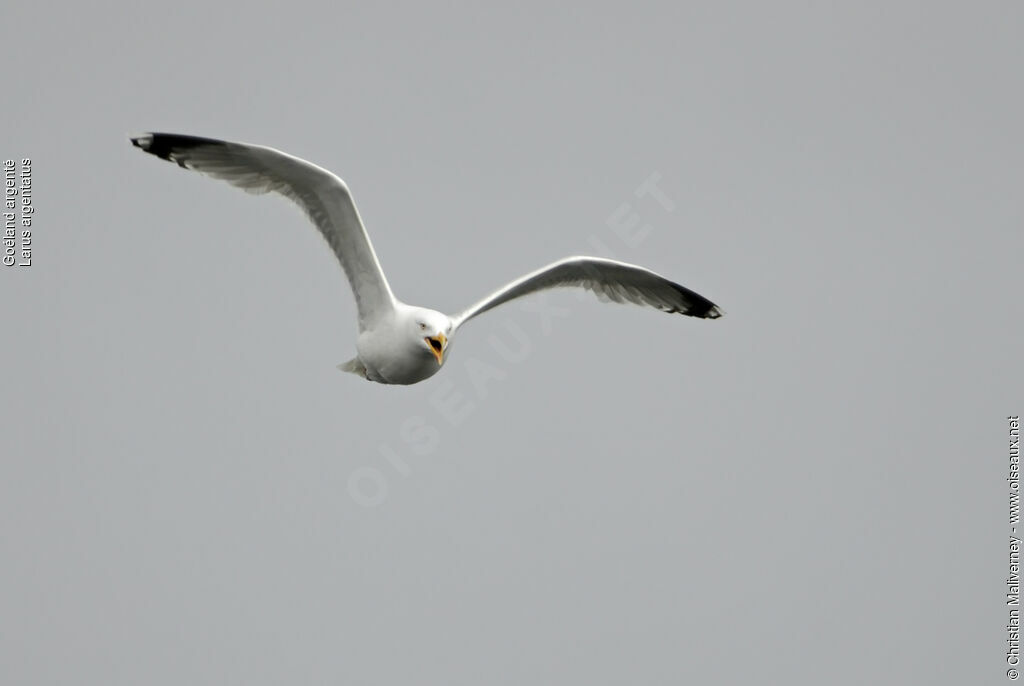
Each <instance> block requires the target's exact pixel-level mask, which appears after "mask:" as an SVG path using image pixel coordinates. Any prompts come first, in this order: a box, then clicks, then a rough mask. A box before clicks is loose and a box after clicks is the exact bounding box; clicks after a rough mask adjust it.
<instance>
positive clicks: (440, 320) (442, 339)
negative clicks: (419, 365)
mask: <svg viewBox="0 0 1024 686" xmlns="http://www.w3.org/2000/svg"><path fill="white" fill-rule="evenodd" d="M411 314H412V316H411V317H410V318H409V321H410V326H411V329H412V330H411V332H410V334H411V336H412V337H413V338H414V340H415V341H416V344H415V345H416V347H417V348H419V349H420V350H421V351H422V354H424V355H429V356H430V357H431V358H433V359H434V360H435V361H436V362H437V366H438V367H440V366H441V365H442V364H444V358H445V353H446V352H448V342H449V338H450V337H451V335H452V320H451V319H450V318H449V317H448V315H446V314H442V313H441V312H438V311H436V310H428V309H426V308H425V307H416V308H413V309H412V312H411Z"/></svg>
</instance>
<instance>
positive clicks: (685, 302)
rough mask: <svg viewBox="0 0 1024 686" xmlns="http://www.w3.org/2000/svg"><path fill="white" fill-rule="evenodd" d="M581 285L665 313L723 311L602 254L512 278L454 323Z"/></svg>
mask: <svg viewBox="0 0 1024 686" xmlns="http://www.w3.org/2000/svg"><path fill="white" fill-rule="evenodd" d="M559 286H580V287H583V288H586V289H587V290H590V291H593V292H594V293H596V294H597V297H598V298H600V299H602V300H610V301H612V302H618V303H625V302H630V303H635V304H637V305H647V306H649V307H654V308H657V309H659V310H661V311H662V312H678V313H679V314H685V315H688V316H690V317H700V318H702V319H717V318H718V317H721V316H722V311H721V310H719V309H718V307H717V306H716V305H715V304H714V303H713V302H711V301H710V300H708V299H707V298H705V297H704V296H702V295H698V294H696V293H694V292H693V291H691V290H690V289H689V288H685V287H683V286H680V285H679V284H677V283H673V282H672V281H669V280H668V279H666V278H665V277H663V276H660V275H659V274H655V273H654V272H652V271H651V270H649V269H644V268H643V267H637V266H636V265H632V264H626V263H625V262H616V261H615V260H606V259H603V258H600V257H566V258H565V259H562V260H559V261H558V262H555V263H553V264H549V265H548V266H546V267H542V268H541V269H538V270H537V271H535V272H532V273H530V274H527V275H526V276H524V277H522V278H520V279H517V280H515V281H513V282H512V283H510V284H508V285H507V286H505V287H504V288H501V289H500V290H498V291H495V292H494V293H491V294H490V295H489V296H487V297H486V298H484V299H483V300H481V301H480V302H478V303H476V304H475V305H473V306H471V307H469V308H467V309H465V310H463V311H462V312H460V313H459V314H457V315H455V316H454V317H452V320H453V321H454V323H455V326H456V327H458V326H461V325H462V324H463V323H464V322H466V321H467V320H469V319H472V318H473V317H475V316H477V315H478V314H480V313H482V312H486V311H487V310H489V309H491V308H492V307H497V306H498V305H500V304H502V303H505V302H508V301H509V300H512V299H513V298H519V297H521V296H524V295H528V294H530V293H533V292H535V291H540V290H544V289H547V288H557V287H559Z"/></svg>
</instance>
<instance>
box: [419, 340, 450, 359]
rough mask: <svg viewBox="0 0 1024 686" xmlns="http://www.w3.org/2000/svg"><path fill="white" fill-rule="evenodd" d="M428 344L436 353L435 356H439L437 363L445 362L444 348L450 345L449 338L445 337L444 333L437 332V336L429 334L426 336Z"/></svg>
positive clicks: (431, 350)
mask: <svg viewBox="0 0 1024 686" xmlns="http://www.w3.org/2000/svg"><path fill="white" fill-rule="evenodd" d="M423 340H425V341H426V342H427V345H428V346H430V352H432V353H434V357H436V358H437V363H438V364H441V363H442V362H444V349H445V348H446V347H448V339H447V338H445V335H444V334H443V333H439V334H437V336H427V337H426V338H424V339H423Z"/></svg>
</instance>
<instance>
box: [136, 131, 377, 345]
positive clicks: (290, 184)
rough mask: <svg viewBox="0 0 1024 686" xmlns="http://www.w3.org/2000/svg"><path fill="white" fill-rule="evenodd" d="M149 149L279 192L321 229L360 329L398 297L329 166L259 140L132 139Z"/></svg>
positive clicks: (249, 186) (254, 189) (249, 187)
mask: <svg viewBox="0 0 1024 686" xmlns="http://www.w3.org/2000/svg"><path fill="white" fill-rule="evenodd" d="M131 140H132V144H133V145H135V146H137V147H139V148H142V150H144V151H145V152H148V153H149V154H151V155H156V156H157V157H159V158H161V159H164V160H169V161H171V162H175V163H177V164H178V165H179V166H181V167H183V168H185V169H194V170H196V171H198V172H202V173H204V174H207V175H209V176H212V177H213V178H215V179H221V180H223V181H227V182H228V183H230V184H232V185H235V186H238V187H239V188H242V189H244V190H246V191H248V192H249V193H272V192H276V193H280V194H281V195H283V196H285V197H287V198H290V199H291V200H293V201H294V202H295V203H296V204H298V205H299V207H301V208H302V209H303V210H305V212H306V214H307V215H309V218H310V219H311V220H312V221H313V223H314V224H316V227H317V228H318V229H320V233H322V234H323V236H324V238H326V239H327V243H328V244H329V245H330V246H331V250H333V251H334V254H335V255H336V256H337V257H338V261H339V262H341V266H342V268H344V270H345V275H346V276H347V277H348V281H349V284H351V286H352V292H353V294H354V295H355V299H356V306H357V307H358V309H359V326H360V329H365V328H368V327H370V326H371V325H372V323H373V322H374V321H375V320H376V319H377V318H378V317H379V316H380V315H381V314H382V313H384V312H387V311H389V310H390V309H391V308H393V307H394V302H395V298H394V295H392V293H391V288H390V286H388V282H387V279H386V278H384V272H383V271H382V270H381V268H380V262H378V261H377V255H376V254H375V253H374V252H373V246H372V245H371V244H370V237H369V236H367V235H366V229H365V228H364V227H363V222H362V220H361V219H360V218H359V212H358V211H357V210H356V206H355V203H354V202H353V201H352V195H351V194H350V193H349V191H348V188H347V187H346V186H345V183H344V182H343V181H342V180H341V179H339V178H338V177H337V176H335V175H334V174H332V173H330V172H329V171H327V170H326V169H321V168H320V167H318V166H316V165H315V164H311V163H309V162H306V161H305V160H301V159H299V158H298V157H292V156H291V155H287V154H285V153H283V152H281V151H279V150H274V149H273V148H267V147H264V146H261V145H248V144H246V143H233V142H230V141H221V140H215V139H212V138H199V137H197V136H179V135H176V134H170V133H146V134H143V135H140V136H136V137H134V138H132V139H131Z"/></svg>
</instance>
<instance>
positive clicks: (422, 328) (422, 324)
mask: <svg viewBox="0 0 1024 686" xmlns="http://www.w3.org/2000/svg"><path fill="white" fill-rule="evenodd" d="M426 330H427V325H426V324H424V323H423V322H420V331H426Z"/></svg>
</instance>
